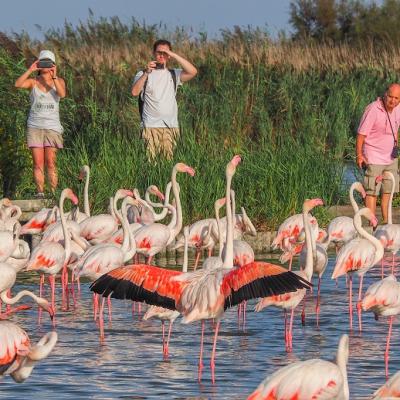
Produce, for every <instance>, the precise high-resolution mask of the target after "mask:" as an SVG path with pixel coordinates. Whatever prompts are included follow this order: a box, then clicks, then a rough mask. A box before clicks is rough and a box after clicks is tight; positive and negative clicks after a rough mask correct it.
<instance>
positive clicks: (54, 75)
mask: <svg viewBox="0 0 400 400" xmlns="http://www.w3.org/2000/svg"><path fill="white" fill-rule="evenodd" d="M49 71H50V75H51V77H52V78H53V79H56V78H57V66H56V65H53V66H52V67H51V68H49Z"/></svg>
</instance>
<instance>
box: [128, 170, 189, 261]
mask: <svg viewBox="0 0 400 400" xmlns="http://www.w3.org/2000/svg"><path fill="white" fill-rule="evenodd" d="M178 172H182V173H187V174H189V175H190V176H194V174H195V171H194V169H193V168H191V167H189V166H187V165H186V164H183V163H177V164H176V165H175V166H174V168H173V169H172V176H171V182H172V192H173V194H174V198H175V200H176V214H177V215H176V218H177V219H176V224H173V225H172V224H171V223H170V224H169V225H168V226H166V225H163V224H159V223H154V224H151V225H145V226H143V227H142V228H140V229H138V230H137V231H136V232H135V241H136V251H137V252H138V253H140V254H143V255H144V256H145V257H148V260H147V263H148V264H150V263H151V260H152V259H153V256H154V255H155V254H157V253H159V252H160V251H162V250H163V249H164V248H166V247H167V246H168V245H169V244H170V243H171V242H172V241H173V240H174V239H175V237H176V235H177V234H178V233H179V232H180V230H181V229H182V206H181V200H180V195H179V187H178V183H177V181H176V175H177V173H178Z"/></svg>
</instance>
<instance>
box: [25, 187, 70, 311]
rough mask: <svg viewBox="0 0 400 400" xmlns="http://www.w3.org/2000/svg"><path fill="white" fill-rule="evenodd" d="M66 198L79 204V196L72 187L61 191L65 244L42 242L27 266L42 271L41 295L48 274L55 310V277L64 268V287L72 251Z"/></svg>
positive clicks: (61, 212) (61, 213) (62, 277)
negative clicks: (66, 218) (65, 207)
mask: <svg viewBox="0 0 400 400" xmlns="http://www.w3.org/2000/svg"><path fill="white" fill-rule="evenodd" d="M66 198H68V199H70V200H71V201H72V203H73V204H75V205H76V204H78V198H77V197H76V196H75V194H74V193H73V192H72V190H71V189H68V188H67V189H64V190H63V191H62V192H61V196H60V200H59V208H60V216H61V226H62V229H63V234H64V246H63V245H61V244H60V243H58V242H43V241H42V242H40V243H39V245H38V246H36V247H35V249H34V250H33V252H32V254H31V257H30V259H29V261H28V264H27V267H26V269H27V271H31V270H35V271H38V272H40V273H41V277H40V290H39V296H41V295H42V290H43V283H44V274H47V275H48V277H49V282H50V286H51V304H52V307H53V310H55V277H56V275H57V274H58V273H59V272H60V271H61V270H63V273H62V274H61V282H62V287H63V289H64V288H65V284H64V283H65V274H64V269H65V270H66V266H67V262H68V260H69V256H70V253H71V238H70V234H69V232H68V230H67V223H66V220H65V215H64V201H65V199H66ZM63 293H64V292H63Z"/></svg>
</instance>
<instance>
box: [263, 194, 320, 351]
mask: <svg viewBox="0 0 400 400" xmlns="http://www.w3.org/2000/svg"><path fill="white" fill-rule="evenodd" d="M322 204H323V202H322V200H321V199H312V200H306V201H305V202H304V204H303V223H304V228H305V236H306V247H307V252H306V263H305V267H304V269H303V270H301V271H296V272H294V273H295V274H296V275H297V276H299V277H300V278H302V279H303V280H306V281H310V280H311V277H312V274H313V258H314V256H313V248H312V246H313V245H312V235H311V229H310V219H309V214H308V213H309V211H311V210H312V209H313V208H314V207H316V206H318V205H322ZM305 294H306V289H305V288H299V289H298V290H297V291H295V292H291V293H283V294H279V295H273V296H268V297H264V298H263V299H261V300H260V301H259V302H258V303H257V304H256V307H255V311H257V312H260V311H261V310H262V309H263V308H265V307H268V306H275V307H279V308H283V310H284V313H285V347H286V351H291V350H292V327H293V317H294V310H295V309H296V307H297V306H298V305H299V304H300V302H301V301H302V300H303V298H304V296H305ZM288 310H290V322H289V326H287V311H288Z"/></svg>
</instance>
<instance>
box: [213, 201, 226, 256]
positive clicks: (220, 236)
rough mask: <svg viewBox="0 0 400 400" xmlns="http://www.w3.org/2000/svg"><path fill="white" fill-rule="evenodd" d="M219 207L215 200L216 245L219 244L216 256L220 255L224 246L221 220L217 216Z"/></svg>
mask: <svg viewBox="0 0 400 400" xmlns="http://www.w3.org/2000/svg"><path fill="white" fill-rule="evenodd" d="M220 208H221V207H220V206H219V204H218V203H217V202H216V203H215V207H214V210H215V219H216V220H217V228H218V238H219V240H218V246H219V247H218V256H219V257H220V258H221V257H222V250H223V247H224V240H223V238H222V227H221V220H220V218H219V210H220Z"/></svg>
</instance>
